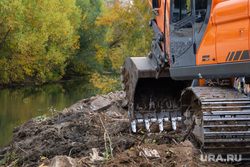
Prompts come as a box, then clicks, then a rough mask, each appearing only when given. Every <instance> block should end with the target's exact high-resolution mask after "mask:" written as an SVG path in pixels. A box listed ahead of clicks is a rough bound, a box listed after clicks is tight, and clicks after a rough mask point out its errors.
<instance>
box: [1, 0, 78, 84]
mask: <svg viewBox="0 0 250 167" xmlns="http://www.w3.org/2000/svg"><path fill="white" fill-rule="evenodd" d="M0 14H1V16H3V17H2V18H1V20H0V23H1V22H2V23H3V27H2V28H1V29H0V31H1V33H2V34H7V36H6V38H5V36H4V35H2V34H1V36H0V38H1V39H0V42H1V41H2V42H1V45H0V71H1V73H0V82H1V83H5V84H8V83H13V82H24V81H35V82H40V83H43V82H48V81H55V80H58V79H60V78H61V77H62V76H63V74H64V73H65V67H66V60H67V58H69V57H70V56H71V55H72V54H73V53H74V51H75V50H76V49H77V48H78V38H79V36H78V35H77V31H76V30H77V29H78V28H79V25H80V21H81V11H80V9H79V8H78V7H77V6H76V2H75V0H64V1H57V0H36V1H29V0H15V1H12V0H4V1H1V2H0ZM8 31H9V32H8Z"/></svg>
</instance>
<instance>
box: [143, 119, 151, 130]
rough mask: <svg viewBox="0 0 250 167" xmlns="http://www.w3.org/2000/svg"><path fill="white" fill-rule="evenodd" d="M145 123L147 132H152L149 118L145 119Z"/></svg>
mask: <svg viewBox="0 0 250 167" xmlns="http://www.w3.org/2000/svg"><path fill="white" fill-rule="evenodd" d="M144 123H145V128H146V130H147V131H148V132H150V124H149V119H148V118H147V117H146V118H145V119H144Z"/></svg>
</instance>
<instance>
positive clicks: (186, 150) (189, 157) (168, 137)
mask: <svg viewBox="0 0 250 167" xmlns="http://www.w3.org/2000/svg"><path fill="white" fill-rule="evenodd" d="M13 131H14V133H15V135H14V137H13V139H12V141H11V142H10V143H9V145H7V146H5V147H2V148H0V166H1V164H2V166H15V165H16V166H61V167H63V166H87V167H89V166H113V167H117V166H118V167H119V166H122V167H124V166H139V167H150V166H164V167H165V166H178V167H182V166H183V167H194V166H231V165H230V164H222V163H217V162H202V161H201V160H200V152H199V149H197V148H195V147H194V146H193V145H192V143H191V142H189V141H188V140H186V141H184V142H181V139H182V136H181V132H180V131H177V132H174V131H171V130H169V131H168V133H166V132H164V133H161V134H160V133H151V134H146V132H144V131H143V129H142V130H139V133H137V134H133V133H131V132H130V127H129V121H128V117H127V110H126V109H125V108H123V107H122V92H115V93H110V94H108V95H98V96H96V97H91V98H89V99H83V100H81V101H79V102H77V103H76V104H74V105H72V106H71V107H70V108H68V109H65V110H64V111H62V112H60V113H59V114H58V115H57V116H55V117H53V118H42V117H40V118H35V119H32V120H30V121H28V122H26V123H25V124H24V125H21V126H19V127H16V128H14V130H13Z"/></svg>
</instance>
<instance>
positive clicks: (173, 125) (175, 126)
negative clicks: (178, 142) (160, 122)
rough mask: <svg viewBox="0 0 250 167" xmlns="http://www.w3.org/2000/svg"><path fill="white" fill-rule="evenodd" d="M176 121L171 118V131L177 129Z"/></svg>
mask: <svg viewBox="0 0 250 167" xmlns="http://www.w3.org/2000/svg"><path fill="white" fill-rule="evenodd" d="M176 121H177V118H176V117H173V118H172V119H171V122H172V128H173V130H176V129H177V125H176Z"/></svg>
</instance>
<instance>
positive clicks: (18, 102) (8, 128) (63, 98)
mask: <svg viewBox="0 0 250 167" xmlns="http://www.w3.org/2000/svg"><path fill="white" fill-rule="evenodd" d="M93 95H94V89H93V86H92V85H91V84H89V82H88V79H81V80H79V79H78V80H73V81H65V82H62V83H56V84H46V85H42V86H28V87H27V86H17V87H14V88H7V89H0V147H2V146H5V145H7V144H8V142H9V141H10V140H11V138H12V136H13V133H12V129H13V127H16V126H19V125H22V124H23V123H25V122H26V121H28V120H30V119H31V118H36V117H38V116H41V115H44V114H46V116H51V115H52V112H53V114H56V112H57V111H62V110H63V109H64V108H68V107H70V106H71V105H72V104H74V103H76V102H77V101H79V100H81V99H83V98H88V97H90V96H93Z"/></svg>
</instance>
